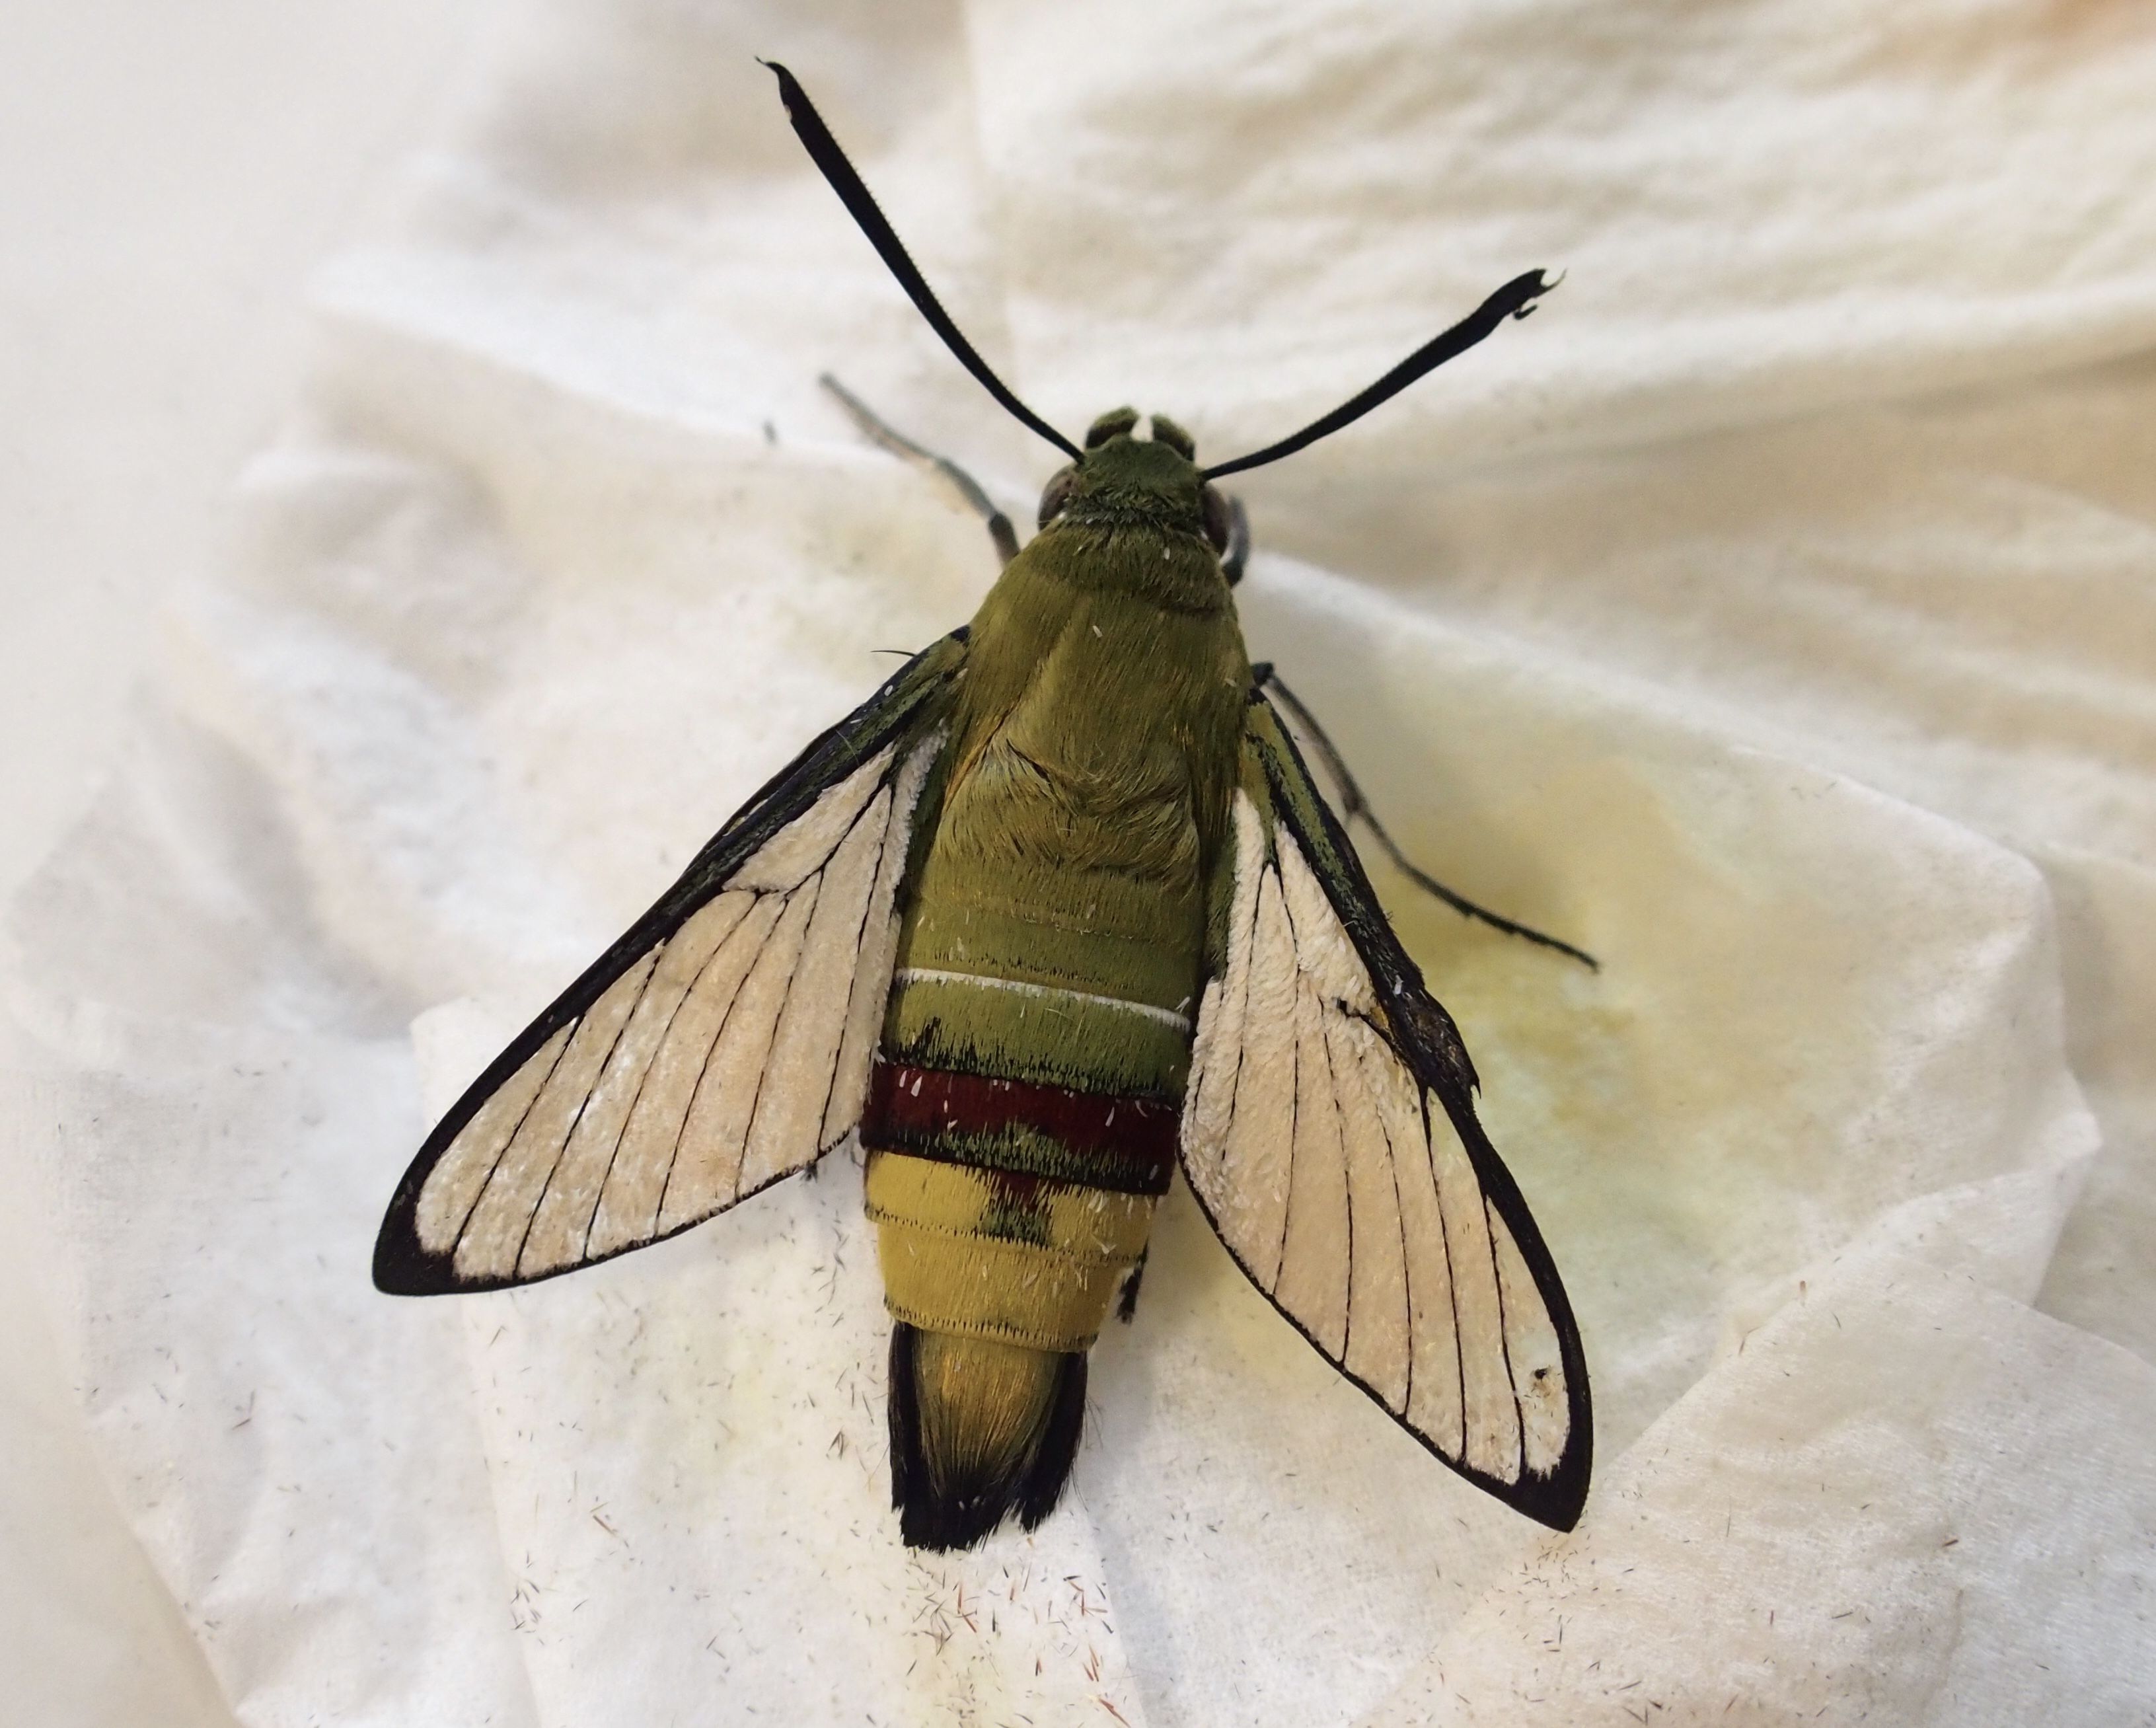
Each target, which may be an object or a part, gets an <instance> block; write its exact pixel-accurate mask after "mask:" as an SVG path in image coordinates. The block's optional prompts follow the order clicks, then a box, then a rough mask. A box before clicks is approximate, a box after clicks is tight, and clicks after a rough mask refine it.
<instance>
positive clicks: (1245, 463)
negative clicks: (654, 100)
mask: <svg viewBox="0 0 2156 1728" xmlns="http://www.w3.org/2000/svg"><path fill="white" fill-rule="evenodd" d="M825 172H829V170H828V169H827V170H825ZM1562 280H1564V279H1563V277H1562V276H1560V277H1559V278H1558V281H1562ZM1556 286H1557V282H1553V281H1546V280H1544V279H1543V273H1542V272H1541V271H1540V270H1529V271H1528V272H1527V274H1526V275H1523V276H1515V277H1513V278H1512V280H1511V281H1509V282H1507V283H1506V284H1505V285H1504V286H1503V287H1501V288H1500V289H1499V290H1498V291H1496V293H1495V294H1493V295H1491V296H1490V297H1489V298H1488V299H1487V300H1486V301H1483V302H1482V304H1481V306H1477V307H1476V309H1475V310H1474V311H1471V312H1470V313H1469V314H1468V315H1467V316H1466V317H1464V318H1462V319H1461V320H1460V321H1459V322H1458V323H1457V324H1455V325H1454V326H1453V327H1452V328H1451V329H1450V330H1448V331H1446V332H1445V333H1444V334H1443V335H1441V336H1436V337H1431V338H1430V341H1428V342H1424V344H1423V345H1422V347H1419V348H1417V349H1416V350H1415V351H1414V352H1413V353H1412V354H1410V355H1409V356H1408V357H1407V358H1406V359H1404V360H1403V361H1401V362H1400V363H1399V365H1398V366H1395V367H1394V368H1393V369H1392V370H1391V371H1390V372H1389V373H1386V374H1385V375H1384V376H1383V378H1379V379H1378V381H1377V383H1374V384H1373V385H1371V386H1370V388H1368V389H1367V390H1365V391H1363V393H1361V394H1360V395H1359V396H1353V397H1351V398H1349V399H1347V401H1345V402H1343V403H1342V404H1340V406H1339V407H1337V408H1336V409H1333V410H1332V413H1331V414H1327V415H1325V416H1324V417H1323V418H1322V419H1315V420H1312V422H1311V423H1310V424H1308V425H1307V426H1305V427H1304V428H1303V429H1302V430H1301V431H1300V432H1297V433H1296V434H1295V435H1293V436H1291V437H1288V438H1283V439H1282V440H1281V441H1280V442H1279V443H1278V444H1269V445H1266V446H1265V448H1264V449H1263V450H1253V451H1251V452H1250V455H1247V456H1238V457H1236V458H1235V460H1234V461H1232V462H1223V463H1221V464H1219V465H1218V466H1217V467H1213V468H1208V469H1207V470H1206V471H1205V477H1206V479H1208V480H1218V479H1219V477H1220V476H1222V475H1224V474H1240V473H1241V472H1242V471H1243V470H1245V468H1260V467H1263V466H1264V465H1265V464H1266V463H1267V462H1277V461H1278V460H1280V459H1281V457H1282V456H1291V455H1294V454H1295V453H1296V451H1297V450H1301V449H1303V448H1305V447H1306V446H1307V445H1313V444H1315V443H1317V440H1319V439H1321V438H1323V437H1325V436H1327V435H1329V434H1331V433H1334V432H1337V431H1338V430H1339V429H1341V428H1342V426H1344V425H1347V424H1348V423H1349V422H1350V421H1351V420H1359V419H1362V418H1363V415H1364V414H1368V413H1369V411H1370V410H1371V409H1373V408H1375V407H1376V406H1377V405H1378V404H1379V403H1381V402H1383V401H1386V400H1387V399H1389V398H1392V397H1394V396H1397V395H1399V393H1400V392H1401V391H1403V390H1404V389H1406V388H1407V387H1408V386H1409V384H1411V383H1414V381H1415V380H1416V379H1417V378H1420V377H1421V376H1422V375H1423V374H1424V373H1426V372H1435V370H1436V369H1437V368H1439V367H1440V366H1442V365H1444V364H1445V362H1446V361H1448V360H1450V359H1451V358H1452V357H1454V356H1455V355H1456V354H1464V353H1466V352H1467V351H1468V350H1469V349H1470V348H1471V347H1474V346H1475V344H1476V343H1477V342H1481V340H1482V339H1483V337H1486V336H1489V335H1491V334H1492V333H1493V332H1495V331H1496V328H1497V327H1498V326H1499V325H1501V324H1502V323H1503V322H1504V321H1505V320H1506V319H1507V318H1524V317H1526V316H1527V314H1528V313H1529V312H1532V311H1533V310H1534V309H1535V302H1536V301H1537V300H1539V299H1541V298H1542V296H1543V295H1545V294H1547V293H1548V292H1549V291H1550V290H1551V289H1553V288H1554V287H1556Z"/></svg>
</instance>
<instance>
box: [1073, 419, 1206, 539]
mask: <svg viewBox="0 0 2156 1728" xmlns="http://www.w3.org/2000/svg"><path fill="white" fill-rule="evenodd" d="M1137 424H1138V412H1137V409H1134V408H1118V409H1112V410H1111V411H1110V412H1109V413H1107V414H1102V415H1101V418H1100V419H1097V420H1096V421H1094V422H1093V424H1092V427H1091V429H1090V430H1089V431H1088V432H1087V433H1086V449H1085V453H1084V454H1083V455H1081V456H1080V457H1079V459H1078V460H1076V461H1075V462H1073V463H1072V464H1070V466H1068V467H1066V468H1062V469H1059V470H1058V471H1056V473H1055V476H1054V477H1053V478H1052V479H1051V480H1050V481H1049V482H1048V486H1047V488H1046V490H1045V491H1043V492H1042V493H1041V495H1040V526H1041V527H1044V528H1045V527H1047V526H1048V525H1049V523H1050V522H1055V521H1058V520H1061V521H1065V522H1079V523H1092V524H1098V525H1100V526H1103V527H1116V526H1123V525H1127V526H1137V525H1140V524H1142V525H1143V526H1146V527H1155V528H1179V529H1182V530H1183V532H1186V533H1192V534H1202V535H1204V537H1205V538H1206V539H1207V540H1209V541H1210V542H1211V543H1212V546H1213V550H1214V552H1215V553H1222V552H1225V551H1226V550H1227V549H1228V501H1227V500H1226V499H1225V498H1224V497H1222V496H1220V494H1219V492H1218V491H1214V488H1213V487H1212V486H1209V485H1208V484H1207V483H1206V480H1205V476H1204V473H1203V472H1202V471H1200V470H1199V466H1198V461H1197V454H1198V453H1197V449H1196V446H1195V445H1193V444H1192V443H1191V440H1190V435H1189V434H1188V432H1186V431H1184V430H1183V428H1182V427H1180V426H1178V425H1177V424H1175V422H1174V421H1173V420H1171V419H1168V417H1167V415H1165V414H1155V415H1154V416H1153V417H1152V423H1151V430H1152V436H1151V437H1150V438H1140V437H1137V435H1136V434H1137Z"/></svg>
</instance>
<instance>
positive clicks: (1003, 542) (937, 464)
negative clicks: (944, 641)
mask: <svg viewBox="0 0 2156 1728" xmlns="http://www.w3.org/2000/svg"><path fill="white" fill-rule="evenodd" d="M816 382H817V383H819V384H821V385H822V386H823V387H824V388H825V389H827V390H829V392H830V393H832V394H833V395H834V396H835V397H837V398H838V399H839V406H840V407H841V408H843V409H845V411H846V412H847V414H850V415H851V416H852V418H853V422H854V424H855V425H856V426H858V427H860V429H861V431H862V432H863V434H864V435H866V437H867V438H868V439H869V440H870V442H871V443H873V444H879V445H882V446H883V447H884V449H885V450H889V451H890V452H891V454H892V455H895V456H901V457H903V458H904V459H905V460H907V461H909V462H911V463H913V464H914V465H916V466H917V467H921V468H926V469H927V470H928V471H929V472H931V473H932V474H940V475H941V476H942V477H943V478H944V479H945V480H947V481H949V482H950V483H951V484H952V486H955V487H956V488H957V492H958V496H960V497H962V498H963V499H964V500H965V501H966V502H967V503H968V505H970V506H971V507H973V509H974V510H975V511H977V512H978V513H979V515H980V517H981V520H982V521H983V522H986V523H987V524H988V538H990V539H991V540H993V541H994V542H995V543H996V556H997V557H998V558H1001V559H1002V560H1003V561H1004V563H1009V562H1010V561H1011V560H1012V559H1013V558H1016V557H1017V556H1018V534H1017V532H1016V531H1015V530H1014V529H1013V528H1012V527H1011V521H1010V518H1009V517H1007V516H1005V515H1004V513H1003V512H1002V511H1000V510H998V509H997V508H996V507H995V501H994V500H993V499H992V498H990V497H989V496H988V493H987V492H986V491H984V490H983V488H982V486H981V483H980V481H978V480H976V479H974V478H973V476H972V475H970V474H968V473H967V472H966V471H965V470H964V469H962V468H961V467H960V466H959V465H957V463H956V462H954V461H952V460H951V459H950V458H949V457H948V456H939V455H937V454H936V452H935V451H934V450H925V449H923V448H922V447H921V445H917V444H916V443H915V442H914V441H913V440H911V438H908V437H907V436H906V435H905V434H904V433H903V432H900V431H897V430H896V429H893V428H892V427H891V426H890V425H889V424H886V423H885V421H884V420H883V419H881V418H880V417H879V416H878V415H877V414H876V413H875V410H874V409H871V408H870V406H869V405H868V404H866V403H865V402H864V401H862V400H861V399H860V397H858V396H856V395H855V394H854V393H853V392H852V391H851V390H849V389H848V388H846V387H845V386H844V384H842V383H839V381H838V379H836V378H833V377H832V376H831V374H830V373H828V372H827V373H824V374H823V375H822V376H821V377H820V378H818V379H817V380H816Z"/></svg>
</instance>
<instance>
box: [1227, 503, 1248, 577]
mask: <svg viewBox="0 0 2156 1728" xmlns="http://www.w3.org/2000/svg"><path fill="white" fill-rule="evenodd" d="M1227 499H1228V549H1227V550H1226V551H1225V552H1224V553H1221V554H1220V573H1221V574H1222V575H1223V576H1225V577H1226V578H1227V579H1228V586H1229V587H1230V588H1233V587H1234V586H1235V584H1237V583H1239V582H1240V581H1241V580H1242V579H1243V566H1244V565H1245V564H1247V563H1250V512H1248V511H1247V510H1245V509H1244V508H1243V501H1242V500H1241V499H1240V498H1239V497H1237V496H1235V494H1234V493H1233V492H1229V493H1228V494H1227Z"/></svg>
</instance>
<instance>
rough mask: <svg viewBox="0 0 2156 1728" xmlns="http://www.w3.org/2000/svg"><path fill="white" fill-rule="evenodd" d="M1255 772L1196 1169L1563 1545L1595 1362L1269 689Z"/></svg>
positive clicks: (1311, 1319) (1574, 1513)
mask: <svg viewBox="0 0 2156 1728" xmlns="http://www.w3.org/2000/svg"><path fill="white" fill-rule="evenodd" d="M1243 764H1244V766H1243V781H1242V787H1241V789H1240V791H1239V792H1238V794H1237V796H1236V800H1235V856H1234V873H1233V879H1232V882H1225V881H1224V882H1223V883H1222V885H1221V887H1219V889H1217V890H1216V898H1217V899H1219V900H1221V901H1224V903H1225V905H1224V912H1225V916H1224V917H1219V916H1216V918H1215V919H1214V948H1215V950H1216V952H1215V954H1214V961H1213V967H1212V970H1213V976H1212V977H1211V978H1210V979H1209V980H1208V982H1207V985H1206V987H1205V991H1204V996H1203V997H1202V999H1201V1002H1200V1008H1199V1030H1198V1036H1197V1043H1196V1047H1195V1049H1194V1051H1193V1059H1192V1067H1191V1077H1190V1083H1189V1088H1188V1092H1187V1093H1186V1095H1185V1099H1184V1106H1183V1170H1184V1174H1185V1175H1186V1176H1187V1177H1188V1180H1189V1182H1190V1185H1191V1189H1192V1191H1193V1193H1194V1194H1195V1196H1197V1199H1198V1201H1199V1206H1200V1207H1201V1208H1202V1209H1203V1210H1204V1212H1205V1215H1206V1217H1207V1219H1208V1220H1209V1221H1210V1222H1211V1223H1212V1225H1213V1227H1214V1230H1215V1231H1216V1232H1218V1233H1219V1237H1220V1238H1221V1240H1222V1242H1224V1243H1225V1244H1226V1245H1227V1247H1228V1249H1229V1252H1230V1253H1231V1254H1232V1255H1233V1256H1234V1257H1235V1261H1236V1263H1237V1264H1238V1265H1240V1267H1241V1268H1243V1271H1244V1272H1245V1274H1246V1275H1248V1276H1249V1278H1250V1280H1251V1282H1252V1283H1255V1285H1256V1286H1257V1287H1258V1288H1259V1289H1260V1291H1261V1292H1262V1293H1264V1294H1265V1296H1266V1298H1267V1299H1269V1300H1270V1301H1271V1303H1272V1304H1273V1305H1274V1306H1275V1307H1276V1309H1279V1310H1280V1311H1281V1314H1284V1315H1285V1316H1286V1318H1287V1319H1288V1320H1289V1321H1290V1322H1291V1324H1293V1325H1294V1326H1295V1327H1296V1329H1297V1330H1298V1331H1300V1332H1301V1333H1302V1335H1304V1336H1305V1337H1306V1338H1307V1339H1308V1340H1310V1341H1311V1343H1312V1345H1315V1346H1316V1347H1317V1349H1318V1350H1320V1351H1321V1352H1322V1353H1323V1354H1324V1355H1325V1356H1326V1357H1327V1359H1328V1360H1331V1361H1332V1362H1333V1363H1334V1365H1337V1367H1338V1368H1339V1369H1340V1370H1341V1371H1342V1373H1343V1374H1345V1375H1346V1376H1347V1377H1348V1379H1350V1380H1351V1381H1353V1382H1354V1383H1355V1384H1356V1385H1357V1386H1360V1387H1361V1388H1362V1389H1363V1391H1364V1392H1366V1393H1368V1395H1369V1396H1370V1397H1371V1398H1372V1399H1373V1400H1374V1401H1376V1402H1377V1403H1378V1404H1379V1405H1381V1406H1382V1407H1383V1408H1384V1409H1385V1411H1386V1412H1387V1413H1388V1414H1389V1415H1390V1416H1391V1417H1393V1418H1394V1420H1395V1421H1397V1422H1399V1423H1400V1424H1401V1425H1402V1426H1403V1427H1405V1428H1407V1429H1408V1431H1409V1432H1411V1433H1413V1434H1414V1436H1415V1437H1416V1438H1417V1439H1419V1441H1421V1442H1422V1443H1423V1444H1424V1446H1426V1447H1427V1448H1429V1449H1430V1451H1432V1452H1434V1453H1436V1454H1437V1456H1438V1457H1440V1458H1442V1459H1443V1460H1444V1461H1445V1463H1447V1464H1449V1465H1450V1466H1451V1467H1452V1468H1454V1469H1455V1470H1456V1471H1458V1472H1459V1473H1460V1474H1461V1475H1463V1476H1465V1477H1466V1478H1467V1479H1469V1480H1470V1481H1471V1482H1473V1483H1474V1484H1476V1486H1477V1487H1480V1488H1481V1489H1486V1491H1487V1492H1489V1493H1491V1494H1494V1495H1496V1497H1497V1498H1499V1499H1502V1500H1504V1501H1505V1502H1507V1504H1510V1505H1512V1506H1513V1507H1515V1508H1517V1509H1518V1510H1520V1511H1522V1512H1524V1513H1526V1514H1527V1515H1528V1516H1530V1517H1532V1518H1534V1519H1537V1520H1539V1521H1540V1522H1542V1523H1543V1524H1546V1525H1550V1526H1552V1527H1553V1528H1555V1529H1558V1530H1569V1529H1570V1528H1572V1526H1573V1524H1574V1523H1575V1522H1576V1521H1577V1520H1578V1516H1579V1512H1580V1508H1581V1506H1582V1504H1584V1500H1585V1499H1586V1494H1587V1485H1588V1479H1589V1473H1590V1470H1591V1468H1592V1455H1593V1416H1592V1408H1591V1402H1590V1399H1589V1391H1588V1381H1587V1364H1586V1358H1585V1355H1584V1351H1583V1350H1582V1348H1581V1345H1580V1340H1579V1333H1578V1327H1577V1325H1576V1324H1575V1323H1574V1321H1573V1314H1572V1309H1571V1304H1570V1303H1569V1302H1568V1300H1567V1299H1566V1296H1565V1293H1564V1287H1563V1283H1562V1282H1561V1281H1560V1280H1559V1278H1558V1273H1557V1268H1556V1265H1555V1263H1553V1260H1552V1259H1551V1257H1550V1254H1549V1251H1548V1247H1546V1246H1545V1245H1544V1243H1543V1238H1542V1233H1541V1232H1540V1231H1539V1230H1538V1229H1537V1227H1536V1226H1535V1222H1534V1219H1533V1217H1532V1216H1531V1215H1530V1214H1529V1212H1528V1211H1527V1204H1526V1202H1525V1201H1524V1200H1523V1199H1522V1197H1521V1195H1520V1191H1519V1187H1518V1185H1517V1183H1515V1182H1514V1181H1513V1180H1512V1175H1511V1173H1510V1172H1509V1171H1507V1170H1506V1168H1505V1166H1504V1165H1503V1163H1502V1162H1501V1160H1499V1159H1498V1156H1497V1154H1496V1150H1495V1149H1494V1148H1493V1147H1492V1146H1491V1144H1490V1141H1489V1138H1488V1136H1487V1135H1486V1134H1485V1133H1484V1132H1483V1129H1482V1126H1481V1123H1480V1122H1479V1121H1478V1120H1477V1119H1476V1114H1475V1108H1474V1101H1473V1093H1474V1091H1475V1087H1476V1077H1475V1070H1474V1066H1473V1064H1472V1063H1471V1062H1470V1061H1469V1059H1468V1056H1467V1051H1466V1047H1465V1045H1463V1044H1462V1043H1461V1041H1460V1034H1459V1031H1458V1029H1457V1028H1456V1027H1455V1026H1454V1024H1453V1021H1452V1017H1451V1016H1450V1015H1449V1014H1447V1013H1446V1012H1445V1009H1444V1008H1443V1006H1442V1005H1440V1004H1439V1003H1438V1002H1437V1000H1435V998H1434V997H1432V996H1431V995H1430V992H1429V990H1428V989H1427V988H1426V987H1425V986H1424V983H1423V979H1422V975H1421V972H1420V970H1419V969H1418V968H1417V967H1416V965H1415V964H1414V961H1413V960H1412V959H1409V957H1408V954H1407V953H1406V950H1405V949H1403V948H1402V946H1401V945H1400V941H1399V937H1398V936H1396V935H1395V934H1394V932H1393V928H1392V926H1391V924H1390V923H1389V922H1388V921H1387V920H1386V918H1385V915H1384V913H1383V909H1382V908H1381V907H1380V906H1379V904H1378V897H1377V895H1376V893H1375V892H1374V891H1373V889H1372V887H1371V886H1370V882H1369V879H1368V877H1367V876H1366V875H1365V874H1364V872H1363V867H1362V863H1361V861H1360V860H1359V859H1358V857H1357V856H1356V853H1355V851H1354V848H1353V846H1352V845H1351V844H1350V842H1349V841H1348V839H1347V835H1346V832H1345V831H1344V830H1343V829H1342V826H1341V824H1340V822H1339V820H1338V819H1337V817H1336V816H1335V815H1333V813H1332V810H1331V809H1330V808H1329V807H1328V806H1327V804H1326V802H1325V800H1324V799H1323V798H1322V796H1321V795H1319V793H1318V790H1317V784H1316V783H1315V781H1314V780H1313V779H1312V776H1311V774H1310V770H1309V769H1308V767H1307V766H1306V764H1305V763H1304V761H1303V759H1302V756H1301V753H1300V752H1299V751H1298V750H1297V749H1296V745H1295V743H1294V740H1293V738H1292V737H1291V734H1290V733H1289V731H1288V729H1287V728H1286V725H1284V724H1283V723H1282V721H1281V717H1280V715H1279V714H1278V712H1276V710H1275V709H1274V708H1273V707H1272V706H1271V704H1270V702H1267V701H1266V700H1265V698H1264V697H1262V696H1261V695H1254V697H1253V698H1252V701H1251V704H1250V709H1249V711H1248V717H1247V720H1246V723H1245V732H1244V748H1243ZM1222 909H1223V908H1220V907H1216V908H1215V911H1216V914H1217V913H1219V911H1221V910H1222Z"/></svg>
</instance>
